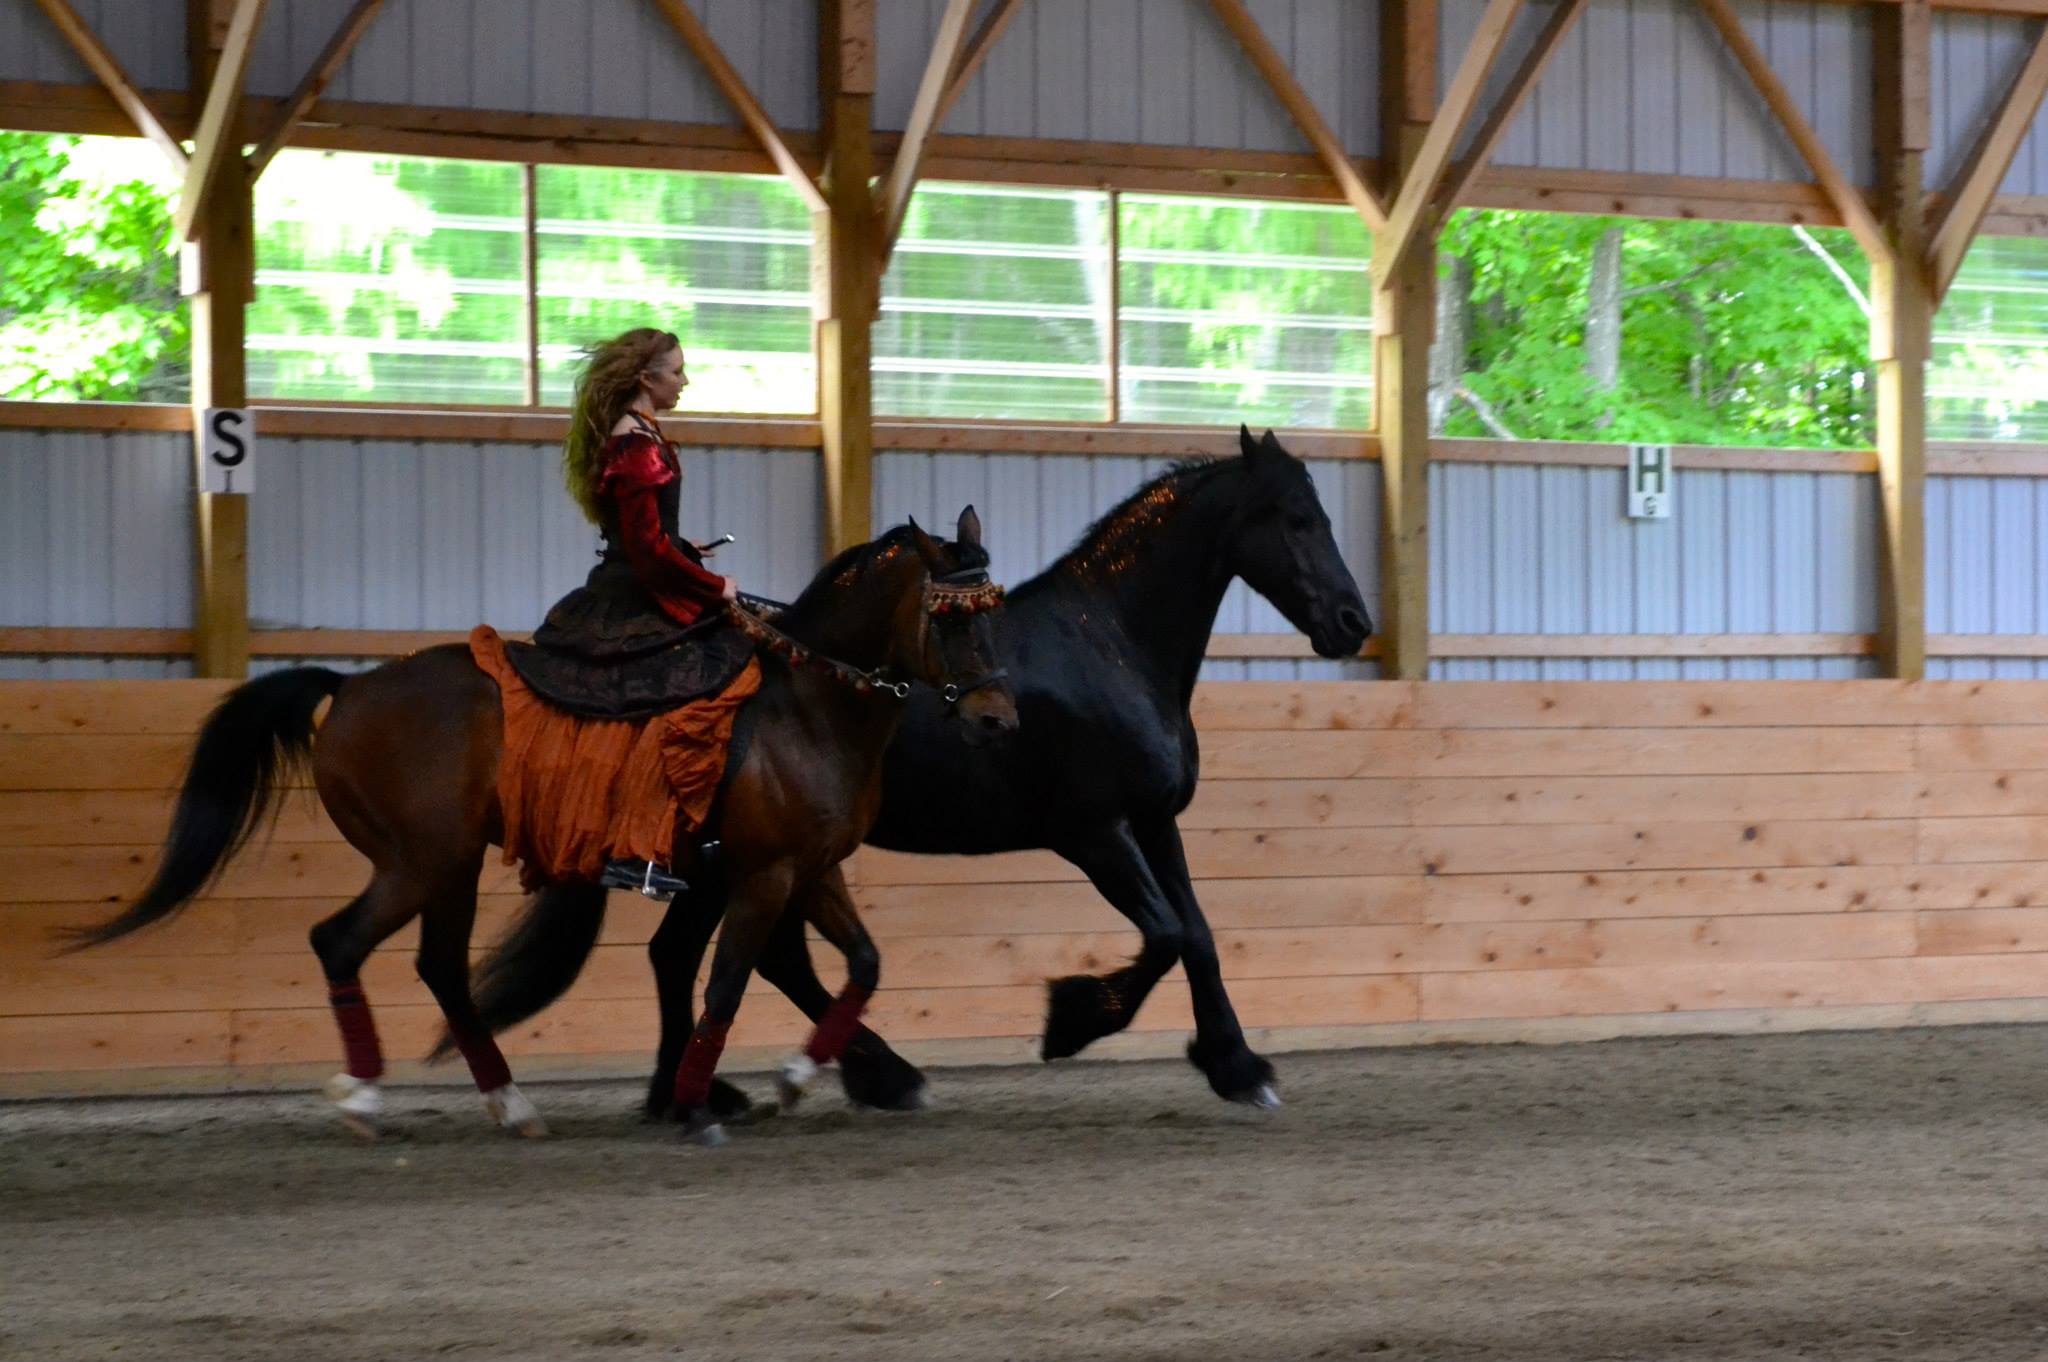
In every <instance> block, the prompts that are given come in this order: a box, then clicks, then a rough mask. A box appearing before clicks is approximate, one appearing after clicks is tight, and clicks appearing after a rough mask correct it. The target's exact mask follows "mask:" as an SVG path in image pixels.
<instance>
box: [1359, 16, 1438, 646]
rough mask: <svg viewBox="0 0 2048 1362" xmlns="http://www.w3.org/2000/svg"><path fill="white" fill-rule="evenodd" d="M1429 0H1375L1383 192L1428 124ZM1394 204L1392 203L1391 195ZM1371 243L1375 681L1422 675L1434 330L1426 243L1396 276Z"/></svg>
mask: <svg viewBox="0 0 2048 1362" xmlns="http://www.w3.org/2000/svg"><path fill="white" fill-rule="evenodd" d="M1436 34H1437V7H1436V0H1382V3H1381V6H1380V56H1381V60H1380V73H1381V86H1380V120H1381V122H1380V146H1381V147H1382V148H1384V160H1383V162H1382V165H1383V169H1384V171H1385V173H1386V181H1385V182H1386V183H1387V184H1388V185H1390V186H1394V187H1398V186H1400V185H1403V184H1405V183H1408V182H1409V181H1408V177H1409V175H1410V174H1411V173H1412V168H1413V167H1414V166H1415V164H1416V162H1417V160H1418V159H1419V157H1420V155H1421V152H1422V149H1423V147H1424V145H1425V144H1426V143H1427V142H1428V141H1429V138H1430V135H1431V133H1432V131H1433V127H1434V125H1433V123H1432V121H1431V120H1432V119H1433V118H1434V117H1435V115H1436V105H1437V101H1436ZM1394 197H1395V198H1396V199H1397V200H1398V198H1399V195H1398V194H1395V195H1394ZM1389 230H1390V226H1389V225H1384V224H1383V225H1382V228H1381V230H1380V231H1378V232H1376V233H1375V234H1374V238H1373V285H1374V291H1373V300H1372V308H1373V317H1372V319H1373V419H1374V425H1375V426H1376V428H1377V430H1378V433H1379V437H1380V481H1381V491H1380V546H1379V547H1380V601H1379V615H1380V620H1379V623H1380V635H1379V637H1380V646H1381V649H1382V652H1381V664H1380V665H1381V668H1382V671H1383V674H1384V675H1386V676H1387V677H1388V678H1390V679H1392V680H1400V681H1419V680H1422V679H1423V678H1424V677H1426V676H1427V675H1428V674H1429V649H1430V639H1429V455H1430V430H1429V344H1430V340H1431V338H1432V336H1433V335H1434V333H1435V330H1436V236H1435V233H1433V232H1426V233H1421V234H1419V237H1420V239H1419V240H1418V241H1417V243H1416V245H1415V247H1414V248H1413V249H1410V250H1409V251H1408V252H1406V254H1405V256H1404V258H1403V259H1402V260H1401V262H1400V266H1399V268H1398V269H1396V270H1386V269H1383V268H1382V267H1381V248H1382V243H1383V242H1384V240H1385V238H1386V237H1387V234H1388V231H1389Z"/></svg>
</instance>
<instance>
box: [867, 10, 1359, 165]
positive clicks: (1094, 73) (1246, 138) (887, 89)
mask: <svg viewBox="0 0 2048 1362" xmlns="http://www.w3.org/2000/svg"><path fill="white" fill-rule="evenodd" d="M1247 7H1248V8H1249V9H1250V10H1251V12H1252V14H1253V16H1254V17H1255V18H1257V19H1258V21H1259V23H1260V26H1261V27H1262V28H1264V30H1265V32H1266V36H1267V37H1268V38H1269V39H1271V41H1272V43H1273V45H1274V47H1275V48H1277V49H1278V50H1279V51H1280V53H1281V55H1282V56H1283V57H1285V58H1286V59H1287V62H1288V65H1289V66H1290V67H1291V68H1292V69H1293V71H1294V73H1295V76H1296V78H1297V79H1299V80H1300V81H1301V84H1302V87H1303V89H1305V90H1306V91H1307V92H1308V95H1309V97H1310V98H1311V99H1313V100H1314V101H1315V103H1316V107H1317V108H1319V109H1320V110H1321V111H1322V113H1323V116H1324V118H1325V119H1327V120H1328V121H1329V123H1330V125H1331V126H1332V127H1333V128H1335V129H1336V130H1337V132H1338V135H1339V136H1341V137H1342V138H1343V139H1344V144H1345V146H1346V147H1348V148H1350V150H1351V151H1352V152H1353V153H1355V154H1357V155H1361V156H1373V155H1377V154H1378V150H1379V129H1378V112H1377V103H1376V101H1377V100H1378V97H1379V95H1378V81H1377V72H1378V69H1379V6H1378V5H1377V4H1376V3H1374V0H1250V3H1249V5H1248V6H1247ZM944 9H945V6H944V3H943V0H892V2H891V3H888V4H885V5H882V6H881V7H880V8H879V11H878V14H877V24H878V29H877V33H876V50H877V61H878V66H877V71H876V86H877V89H876V94H875V118H876V125H877V126H878V127H883V128H891V129H894V128H901V127H902V126H903V123H904V120H905V118H907V116H908V114H909V111H910V105H911V100H912V98H913V96H914V95H915V93H916V90H917V81H918V77H919V75H920V74H921V73H922V71H923V69H924V60H925V56H926V54H927V53H929V52H930V51H931V40H932V35H933V33H935V32H936V31H937V29H938V22H939V16H940V14H941V13H942V12H943V11H944ZM944 130H945V131H946V132H949V133H958V134H963V135H972V134H980V135H985V136H991V137H1062V138H1085V139H1089V140H1094V141H1109V142H1146V143H1156V144H1162V145H1167V146H1198V147H1233V148H1240V147H1241V148H1249V149H1253V150H1260V151H1299V152H1305V151H1307V150H1308V149H1309V148H1308V145H1307V143H1306V142H1305V141H1303V139H1302V137H1301V135H1300V133H1298V132H1297V131H1296V130H1295V128H1294V125H1293V123H1292V122H1291V121H1290V120H1289V119H1288V117H1287V115H1286V113H1285V111H1283V110H1282V109H1281V107H1280V105H1279V104H1278V103H1277V102H1276V101H1275V100H1274V98H1273V96H1272V94H1271V92H1270V91H1269V90H1267V88H1266V87H1265V84H1264V83H1263V82H1262V81H1260V80H1259V78H1258V75H1257V73H1256V72H1255V71H1254V70H1253V69H1252V67H1251V64H1250V63H1249V62H1248V61H1247V60H1246V59H1245V57H1244V54H1243V52H1242V51H1241V50H1240V49H1239V48H1238V46H1237V43H1236V42H1235V40H1233V39H1232V38H1231V36H1230V34H1229V32H1228V30H1226V29H1225V28H1224V27H1223V25H1222V24H1221V22H1219V21H1218V20H1217V18H1216V15H1215V13H1214V11H1212V10H1211V9H1210V8H1209V7H1208V6H1207V5H1206V4H1200V3H1185V2H1173V0H1031V3H1030V4H1028V5H1026V6H1024V8H1023V9H1022V11H1020V12H1019V14H1018V15H1017V17H1016V19H1015V20H1014V21H1013V22H1012V23H1011V25H1010V27H1009V29H1008V30H1007V31H1006V32H1005V33H1004V34H1003V37H1002V40H1001V41H1000V42H998V43H997V44H996V46H995V48H994V49H993V50H992V51H991V52H990V54H989V59H988V62H987V63H986V64H985V65H984V66H983V67H982V69H981V71H980V72H979V73H977V74H976V76H975V78H974V80H973V81H972V82H971V83H970V84H969V85H968V87H967V89H966V90H965V91H964V92H963V93H962V96H961V100H960V103H959V105H958V106H957V107H956V108H955V109H954V111H953V113H952V115H951V116H950V117H949V118H948V119H947V120H946V124H945V129H944Z"/></svg>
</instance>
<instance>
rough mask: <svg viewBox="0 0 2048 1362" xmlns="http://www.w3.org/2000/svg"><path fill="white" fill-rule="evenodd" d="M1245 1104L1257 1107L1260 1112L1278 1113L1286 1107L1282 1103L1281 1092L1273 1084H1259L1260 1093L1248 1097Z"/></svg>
mask: <svg viewBox="0 0 2048 1362" xmlns="http://www.w3.org/2000/svg"><path fill="white" fill-rule="evenodd" d="M1244 1102H1245V1104H1246V1105H1247V1106H1253V1107H1257V1108H1258V1109H1259V1110H1260V1111H1278V1110H1280V1108H1281V1106H1282V1105H1284V1104H1283V1103H1282V1102H1281V1101H1280V1093H1279V1090H1278V1089H1276V1088H1275V1087H1274V1086H1273V1085H1272V1084H1271V1083H1261V1084H1259V1087H1258V1091H1256V1092H1254V1093H1252V1094H1251V1095H1250V1096H1248V1097H1246V1098H1245V1099H1244Z"/></svg>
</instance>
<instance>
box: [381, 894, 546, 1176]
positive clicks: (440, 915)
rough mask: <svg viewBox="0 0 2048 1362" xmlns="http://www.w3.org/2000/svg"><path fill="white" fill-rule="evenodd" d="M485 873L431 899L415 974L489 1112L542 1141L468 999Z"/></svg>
mask: <svg viewBox="0 0 2048 1362" xmlns="http://www.w3.org/2000/svg"><path fill="white" fill-rule="evenodd" d="M480 859H481V858H479V860H480ZM481 869H482V866H481V865H480V864H478V865H466V866H463V867H461V868H460V869H459V870H457V871H455V872H452V873H451V874H450V876H449V878H448V880H447V882H446V883H445V884H444V885H443V886H442V887H441V888H440V889H439V890H437V891H433V892H431V893H430V894H429V896H428V901H427V903H426V905H425V907H424V909H423V910H422V913H421V917H420V949H419V954H418V956H417V957H416V958H415V960H414V968H415V969H417V970H418V971H419V976H420V982H422V983H424V984H425V985H426V986H427V990H428V992H430V993H432V994H433V995H434V1001H435V1002H437V1003H439V1004H440V1005H441V1015H442V1016H444V1017H446V1018H447V1019H448V1035H449V1037H450V1038H451V1039H452V1040H454V1042H455V1048H456V1049H458V1050H460V1051H462V1058H463V1059H464V1060H465V1061H466V1062H467V1063H468V1064H469V1073H470V1077H471V1078H473V1079H475V1080H476V1090H477V1091H478V1092H480V1093H482V1094H483V1098H484V1110H486V1111H488V1112H489V1113H490V1114H491V1116H492V1118H493V1119H494V1120H496V1121H497V1123H498V1124H499V1125H501V1126H503V1127H505V1128H506V1129H507V1130H511V1131H515V1132H517V1133H518V1134H521V1135H525V1136H529V1137H537V1136H541V1135H545V1134H547V1133H548V1128H547V1124H546V1123H545V1122H543V1121H542V1120H541V1119H540V1112H539V1111H537V1110H535V1109H534V1105H533V1103H532V1102H530V1101H528V1100H527V1098H526V1095H525V1094H524V1093H522V1092H520V1091H519V1089H518V1087H516V1086H515V1085H514V1084H513V1082H512V1068H511V1066H510V1065H508V1064H507V1063H506V1062H505V1055H504V1052H503V1051H501V1050H499V1049H498V1042H497V1041H496V1040H495V1039H494V1038H493V1037H492V1036H491V1029H490V1028H489V1027H488V1026H485V1025H484V1023H483V1019H482V1018H481V1017H479V1016H477V1012H476V1003H475V1002H474V1001H473V1000H472V999H471V997H470V993H469V935H470V929H471V928H472V927H474V926H475V924H476V879H477V874H478V872H479V871H480V870H481Z"/></svg>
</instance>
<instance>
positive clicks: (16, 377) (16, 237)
mask: <svg viewBox="0 0 2048 1362" xmlns="http://www.w3.org/2000/svg"><path fill="white" fill-rule="evenodd" d="M176 190H177V184H176V182H175V181H173V180H172V178H171V173H170V167H169V165H168V164H166V162H165V160H164V158H163V155H162V153H160V152H159V151H158V150H157V149H156V148H155V147H153V146H151V145H150V144H149V143H147V142H144V141H142V140H141V139H140V138H133V137H70V136H44V135H42V134H40V133H15V132H0V242H4V243H5V254H4V256H0V398H6V399H11V400H16V401H30V400H37V399H47V400H51V401H101V402H184V401H187V400H189V399H190V397H191V363H192V343H191V325H190V319H189V311H190V310H189V309H188V308H186V307H185V305H184V300H183V299H182V298H181V297H180V296H179V294H178V262H177V257H176V256H174V255H173V254H171V252H170V251H169V250H168V249H167V248H166V246H165V243H166V242H167V241H168V240H169V238H170V233H171V207H170V205H171V198H172V196H173V194H175V192H176Z"/></svg>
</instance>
